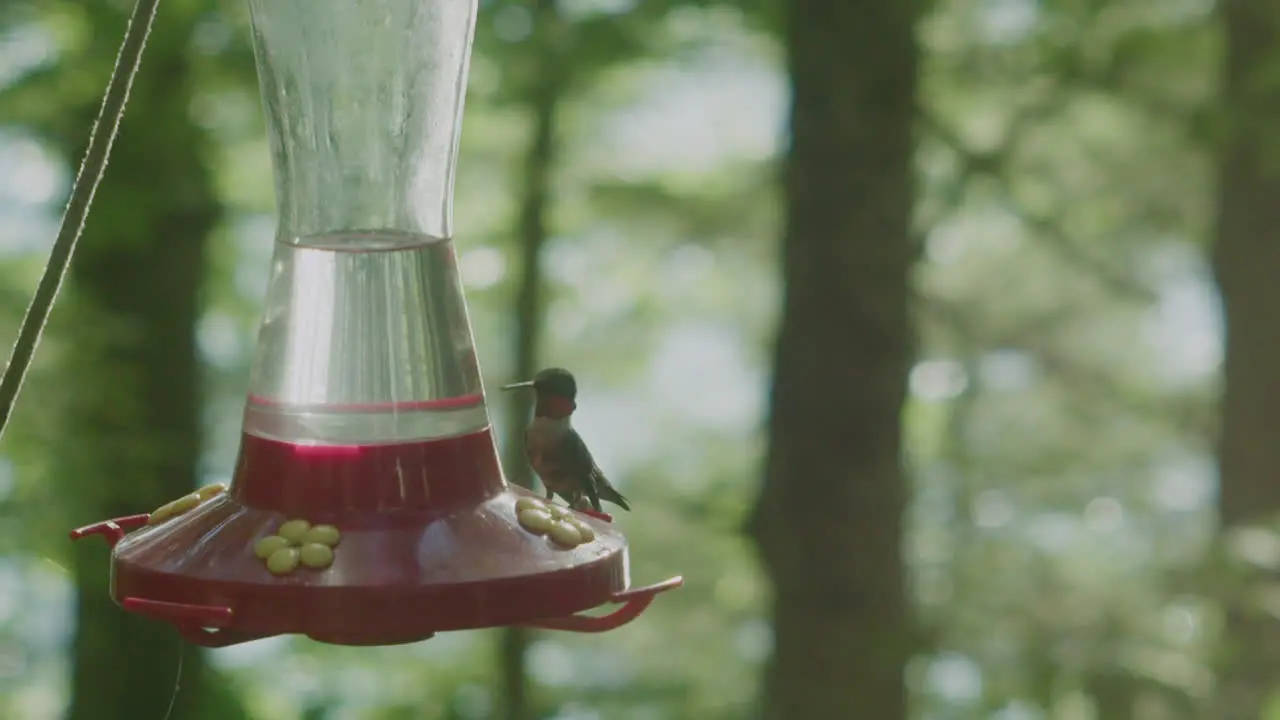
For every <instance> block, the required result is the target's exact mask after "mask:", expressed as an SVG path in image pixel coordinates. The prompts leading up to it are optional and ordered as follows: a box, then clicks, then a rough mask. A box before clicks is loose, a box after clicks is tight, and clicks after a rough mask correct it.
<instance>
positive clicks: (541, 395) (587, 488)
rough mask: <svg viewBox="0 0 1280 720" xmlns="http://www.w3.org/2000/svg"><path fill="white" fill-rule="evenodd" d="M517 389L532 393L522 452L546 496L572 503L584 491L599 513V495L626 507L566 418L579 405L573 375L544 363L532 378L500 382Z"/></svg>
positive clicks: (601, 498) (575, 503)
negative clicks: (529, 417) (535, 394)
mask: <svg viewBox="0 0 1280 720" xmlns="http://www.w3.org/2000/svg"><path fill="white" fill-rule="evenodd" d="M519 388H533V390H534V392H535V393H537V401H536V402H535V404H534V407H533V421H532V422H530V423H529V427H528V428H526V429H525V431H524V454H525V457H526V458H528V459H529V465H530V466H531V467H532V468H533V471H534V472H535V473H537V474H538V478H539V479H540V480H542V485H543V487H545V488H546V489H547V499H548V500H551V499H552V498H553V497H555V496H556V495H559V496H560V497H562V498H564V499H565V501H566V502H568V503H569V506H570V507H575V506H579V505H580V503H581V502H582V501H583V499H584V495H585V499H586V500H587V501H588V502H590V503H591V507H592V508H594V509H595V510H596V511H597V512H602V509H601V507H600V501H601V500H607V501H609V502H611V503H613V504H615V505H617V506H618V507H621V508H622V509H623V510H630V509H631V506H630V505H628V504H627V499H626V498H625V497H623V496H622V493H620V492H618V491H617V490H616V489H615V488H614V487H613V485H611V484H610V483H609V479H608V478H606V477H605V476H604V472H602V471H601V470H600V467H599V466H598V465H596V461H595V460H594V459H593V458H592V457H591V451H590V450H588V449H587V444H586V443H585V442H583V441H582V436H581V435H579V434H578V431H576V430H574V429H573V425H572V424H570V422H569V418H570V417H571V416H572V415H573V411H574V410H576V409H577V408H578V405H577V403H576V402H575V400H576V398H577V396H578V383H577V381H576V380H574V378H573V374H572V373H570V372H569V371H568V370H565V369H563V368H547V369H546V370H542V371H539V372H538V374H537V375H534V377H533V379H532V380H528V381H525V382H518V383H512V384H511V385H504V386H503V387H502V389H503V390H516V389H519Z"/></svg>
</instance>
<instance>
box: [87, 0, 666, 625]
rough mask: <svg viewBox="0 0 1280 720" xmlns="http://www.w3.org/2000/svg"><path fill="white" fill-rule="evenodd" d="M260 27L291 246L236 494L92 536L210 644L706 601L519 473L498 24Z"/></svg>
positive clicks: (319, 3)
mask: <svg viewBox="0 0 1280 720" xmlns="http://www.w3.org/2000/svg"><path fill="white" fill-rule="evenodd" d="M249 8H250V11H251V18H252V27H253V44H254V51H255V57H256V61H257V69H258V79H259V83H260V85H261V92H262V102H263V106H264V108H265V111H266V115H267V127H268V131H269V134H270V141H271V150H272V162H273V167H274V174H275V188H276V196H277V201H278V209H279V225H278V230H277V235H276V242H275V251H274V257H273V259H272V264H271V274H270V281H269V285H268V290H267V297H266V302H265V308H264V312H263V317H262V323H261V328H260V332H259V340H258V346H257V349H256V355H255V358H254V363H253V369H252V373H251V378H250V389H249V394H248V399H247V401H246V404H245V410H244V425H243V433H242V439H241V446H240V454H239V458H238V460H237V462H236V467H235V472H234V475H233V477H232V480H231V484H230V487H223V486H221V485H213V486H209V487H207V488H202V489H200V490H197V491H195V492H193V493H192V494H190V495H187V496H185V497H183V498H180V499H178V500H175V501H174V502H171V503H169V504H167V505H165V506H163V507H161V508H159V509H158V510H156V511H155V512H152V513H149V514H141V515H133V516H130V517H123V518H116V519H114V520H108V521H104V522H101V523H97V524H96V525H92V526H89V527H85V528H80V529H78V530H75V531H74V532H73V533H72V537H73V538H80V537H84V536H87V535H95V534H99V535H103V536H105V537H106V538H107V540H108V542H110V543H111V544H112V547H113V552H112V559H111V562H112V573H111V594H112V597H113V598H114V599H115V601H116V602H117V603H119V604H120V605H121V606H122V607H123V608H124V609H125V610H127V611H130V612H134V613H138V614H140V615H143V616H146V617H148V618H151V619H154V620H159V621H163V622H167V623H170V624H172V625H174V626H175V627H176V628H177V629H178V630H179V632H180V633H181V634H182V635H183V637H185V638H186V639H187V640H189V641H191V642H193V643H196V644H199V645H205V646H215V647H216V646H226V645H233V644H236V643H241V642H246V641H250V640H256V639H259V638H264V637H270V636H274V635H282V634H302V635H307V636H309V637H311V638H313V639H315V640H318V641H321V642H326V643H334V644H343V645H390V644H398V643H407V642H414V641H418V640H422V639H425V638H429V637H431V636H432V635H433V634H435V633H438V632H443V631H450V630H467V629H474V628H486V627H495V626H504V625H522V626H529V627H542V628H549V629H557V630H567V631H576V632H601V631H605V630H610V629H613V628H615V627H618V626H620V625H622V624H624V623H627V622H629V621H630V620H632V619H634V618H635V617H636V616H638V615H639V614H640V613H641V612H643V610H644V609H645V608H646V607H647V606H648V605H649V603H650V602H651V601H652V600H653V597H654V596H655V595H656V594H657V593H659V592H663V591H665V590H669V589H672V588H675V587H679V586H680V584H681V583H682V579H681V578H679V577H675V578H672V579H670V580H667V581H665V582H662V583H659V584H656V585H651V586H648V587H644V588H631V587H630V577H629V567H628V559H627V542H626V539H625V538H624V537H623V536H622V534H621V533H619V532H618V531H617V530H616V529H615V528H614V527H613V525H612V523H611V520H610V518H609V516H608V515H605V514H603V513H597V512H591V511H575V510H570V509H568V508H565V507H561V506H559V505H553V504H549V503H547V502H546V501H543V500H541V499H539V498H538V497H537V496H535V495H534V494H533V493H531V492H528V491H526V490H524V489H522V488H517V487H513V486H511V485H509V484H508V483H507V482H506V480H505V478H504V477H503V473H502V468H501V465H500V463H499V460H498V452H497V448H496V445H495V441H494V436H493V430H492V428H491V425H490V422H489V417H488V411H487V409H486V404H485V396H484V389H483V386H482V384H481V379H480V371H479V366H478V363H477V361H476V357H475V352H474V348H473V343H472V335H471V326H470V321H469V319H468V314H467V307H466V302H465V299H464V297H463V291H462V287H461V281H460V277H459V274H458V270H457V265H456V262H455V258H456V255H455V250H454V246H453V241H452V228H451V227H450V226H451V215H452V203H453V185H454V171H455V164H456V161H457V154H458V138H459V130H460V124H461V115H462V107H463V97H464V93H465V88H466V77H467V69H468V64H469V62H470V53H471V43H472V38H473V34H474V30H475V21H476V2H475V0H381V1H380V2H375V3H358V2H351V1H350V0H249ZM610 603H620V604H621V605H622V607H620V608H617V609H616V610H615V611H614V612H613V613H612V614H607V615H581V614H578V613H580V612H582V611H584V610H589V609H591V608H596V607H598V606H602V605H607V604H610Z"/></svg>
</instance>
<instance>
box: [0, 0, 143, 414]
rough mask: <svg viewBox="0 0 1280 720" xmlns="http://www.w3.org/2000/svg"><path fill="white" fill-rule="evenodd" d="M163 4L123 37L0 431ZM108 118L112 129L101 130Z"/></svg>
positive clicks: (21, 332) (3, 382)
mask: <svg viewBox="0 0 1280 720" xmlns="http://www.w3.org/2000/svg"><path fill="white" fill-rule="evenodd" d="M159 6H160V0H138V1H137V3H136V4H135V5H134V6H133V13H132V14H131V15H130V16H129V24H128V26H127V27H126V28H125V31H124V40H123V41H122V42H121V43H120V53H119V54H118V55H116V64H115V67H113V68H112V69H111V80H110V81H109V82H108V83H107V91H106V93H105V94H104V95H103V97H102V107H101V108H100V109H99V110H98V117H97V119H95V120H94V121H93V129H91V130H90V131H89V147H88V149H87V150H85V153H84V161H83V162H82V163H80V170H79V172H77V173H76V180H75V182H74V183H73V184H72V185H71V197H70V198H69V199H68V200H67V208H66V210H65V211H64V212H63V214H62V224H61V226H59V228H58V236H57V238H56V239H55V240H54V241H53V250H52V251H51V252H50V253H49V261H48V263H46V264H45V266H44V274H43V275H41V276H40V284H39V285H38V286H36V293H35V295H34V296H33V297H32V298H31V304H30V305H28V306H27V314H26V316H25V317H23V318H22V326H21V327H20V328H19V329H18V339H17V340H16V341H15V342H14V344H13V352H12V353H11V354H10V356H9V364H8V365H7V366H6V367H5V369H4V376H3V377H0V435H3V433H4V430H5V428H6V427H8V425H9V418H10V416H11V415H12V414H13V406H14V403H16V402H17V401H18V392H19V391H20V390H21V389H22V381H23V380H25V379H26V376H27V371H28V370H29V369H31V361H32V359H33V358H34V357H35V352H36V346H37V345H38V344H39V343H40V336H41V335H42V334H44V328H45V325H46V324H47V323H48V321H49V312H50V311H52V310H53V302H54V300H55V299H57V297H58V290H59V289H60V288H61V287H62V281H63V280H64V279H65V278H66V276H67V268H68V267H70V265H71V255H72V253H74V252H75V249H76V243H77V242H78V241H79V240H80V233H81V232H83V231H84V224H85V220H86V219H87V218H88V217H89V206H90V205H92V204H93V195H94V193H96V192H97V190H98V184H99V183H100V182H102V176H103V175H104V174H105V173H106V171H107V159H108V157H109V156H110V155H111V146H112V144H114V143H115V140H116V135H117V134H119V132H120V122H121V120H123V119H124V108H125V104H126V103H127V102H128V100H129V89H130V88H132V87H133V79H134V77H136V76H137V74H138V67H139V66H140V65H141V64H142V51H143V49H144V48H145V47H146V45H147V37H148V36H149V35H150V34H151V25H152V24H153V22H154V21H155V18H156V9H157V8H158V7H159ZM139 20H141V22H139ZM104 120H105V121H106V125H105V127H106V130H107V132H106V133H105V134H99V132H98V131H99V130H100V129H101V128H102V127H103V121H104Z"/></svg>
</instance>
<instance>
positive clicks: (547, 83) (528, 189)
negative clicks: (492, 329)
mask: <svg viewBox="0 0 1280 720" xmlns="http://www.w3.org/2000/svg"><path fill="white" fill-rule="evenodd" d="M534 22H535V27H534V32H533V37H534V38H536V39H537V40H535V41H534V43H533V45H534V47H533V48H532V52H531V55H532V57H531V61H532V62H533V63H535V67H534V70H533V77H532V83H531V84H532V86H531V87H530V88H529V91H528V99H527V103H526V104H527V107H528V110H529V115H530V128H529V145H528V148H527V150H526V151H525V158H524V177H523V186H522V187H521V197H520V215H519V218H518V220H517V222H518V226H517V233H516V234H517V237H518V239H519V246H520V281H519V287H518V288H517V290H516V295H515V307H513V308H512V310H513V312H512V316H513V317H515V318H516V338H515V351H514V353H513V354H514V357H513V362H512V372H513V373H514V374H515V377H516V378H517V379H518V380H529V379H532V378H533V375H534V373H536V372H537V371H538V356H539V354H540V353H539V346H540V345H541V337H542V324H543V318H544V315H545V312H544V308H543V301H542V295H543V292H542V278H543V271H542V248H543V246H544V245H545V244H546V240H547V219H546V216H547V209H548V205H549V199H548V198H549V190H550V187H549V186H550V184H551V177H552V172H553V170H554V169H555V164H556V152H555V150H556V147H555V139H556V117H557V110H558V108H559V105H560V100H561V99H562V97H563V95H564V89H565V88H564V85H565V77H564V74H565V68H564V66H563V60H562V58H561V53H560V49H559V48H558V47H556V46H555V44H554V42H555V40H556V38H558V37H559V35H560V32H559V31H560V30H561V27H560V20H559V18H558V16H557V11H556V7H555V3H554V1H553V0H540V1H539V2H538V4H537V8H536V12H535V16H534ZM507 402H508V405H507V428H508V432H509V433H511V435H510V437H509V438H508V441H507V446H506V453H505V455H506V457H505V460H506V462H505V463H504V464H505V466H506V474H507V479H508V480H510V481H511V482H512V483H514V484H516V485H520V486H521V487H526V488H532V487H533V473H532V471H531V469H530V468H529V463H528V461H527V460H525V457H524V443H523V442H522V441H521V436H520V434H519V428H521V427H522V426H523V425H524V424H525V423H527V422H528V421H529V413H530V411H531V409H532V402H533V399H532V397H530V393H525V392H520V393H512V394H511V397H510V398H508V401H507ZM529 635H530V630H528V629H527V628H520V627H510V628H503V630H502V631H501V639H500V641H499V644H498V666H499V673H500V677H501V691H502V694H501V698H502V718H503V720H530V719H531V718H532V717H533V716H534V713H533V708H532V707H531V703H530V702H529V697H528V695H529V693H528V670H527V669H526V667H525V657H526V654H527V652H528V648H529Z"/></svg>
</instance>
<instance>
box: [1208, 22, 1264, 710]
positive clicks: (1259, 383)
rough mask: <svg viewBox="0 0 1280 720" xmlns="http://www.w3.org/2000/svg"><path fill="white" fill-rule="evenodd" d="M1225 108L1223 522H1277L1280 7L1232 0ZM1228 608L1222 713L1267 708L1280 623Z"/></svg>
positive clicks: (1218, 252) (1220, 229)
mask: <svg viewBox="0 0 1280 720" xmlns="http://www.w3.org/2000/svg"><path fill="white" fill-rule="evenodd" d="M1218 11H1219V14H1220V17H1221V18H1222V21H1223V22H1224V24H1225V28H1226V42H1227V53H1226V68H1225V75H1224V86H1223V91H1222V101H1221V107H1222V111H1223V112H1224V113H1225V114H1226V119H1227V126H1228V127H1229V128H1230V132H1229V133H1228V135H1227V137H1226V138H1225V139H1224V144H1223V145H1222V147H1221V148H1220V155H1219V163H1218V219H1217V228H1216V230H1217V238H1216V243H1215V246H1214V253H1213V260H1214V270H1215V272H1216V275H1217V280H1218V285H1219V289H1220V291H1221V296H1222V302H1223V308H1224V311H1225V312H1224V315H1225V319H1226V328H1227V336H1226V356H1225V363H1224V367H1223V383H1224V385H1223V395H1222V410H1221V412H1222V429H1221V431H1222V436H1221V440H1220V442H1219V448H1218V459H1219V468H1220V478H1221V479H1220V483H1221V486H1220V499H1219V502H1220V505H1219V513H1220V520H1221V524H1222V527H1223V529H1224V530H1229V529H1230V528H1231V527H1232V526H1238V525H1242V524H1248V523H1260V522H1270V521H1274V520H1275V519H1276V515H1277V513H1278V512H1280V480H1278V479H1280V443H1277V442H1276V437H1275V434H1276V428H1277V427H1280V403H1277V402H1276V399H1277V398H1280V373H1278V372H1277V368H1280V333H1278V332H1277V331H1276V323H1275V313H1276V309H1277V308H1280V283H1278V282H1277V280H1280V242H1277V238H1276V233H1277V232H1278V231H1280V143H1277V139H1278V138H1280V135H1277V131H1276V128H1277V127H1280V84H1278V83H1277V80H1276V78H1275V73H1274V71H1273V69H1274V61H1275V60H1276V59H1277V57H1280V56H1278V55H1277V54H1276V48H1277V47H1280V10H1277V8H1276V6H1275V4H1274V3H1269V2H1264V1H1262V0H1225V1H1224V2H1222V3H1219V5H1218ZM1237 603H1238V599H1229V600H1228V607H1227V637H1226V645H1225V648H1226V650H1227V653H1226V656H1227V659H1226V663H1225V666H1224V667H1223V668H1222V673H1221V677H1220V683H1221V684H1220V687H1219V693H1218V700H1219V702H1220V705H1219V709H1218V711H1217V712H1216V713H1215V714H1214V717H1216V718H1220V719H1221V720H1244V719H1245V718H1248V719H1249V720H1252V719H1253V718H1257V717H1259V716H1260V710H1261V708H1262V706H1263V704H1264V702H1265V700H1266V698H1267V695H1269V694H1270V693H1272V692H1274V691H1275V690H1277V689H1280V688H1278V684H1277V682H1276V680H1275V672H1274V669H1275V667H1276V666H1277V664H1280V624H1277V623H1276V622H1275V621H1274V620H1271V619H1268V618H1265V617H1263V616H1262V615H1261V614H1260V613H1257V612H1249V611H1246V610H1244V609H1243V608H1240V607H1238V606H1237Z"/></svg>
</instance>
